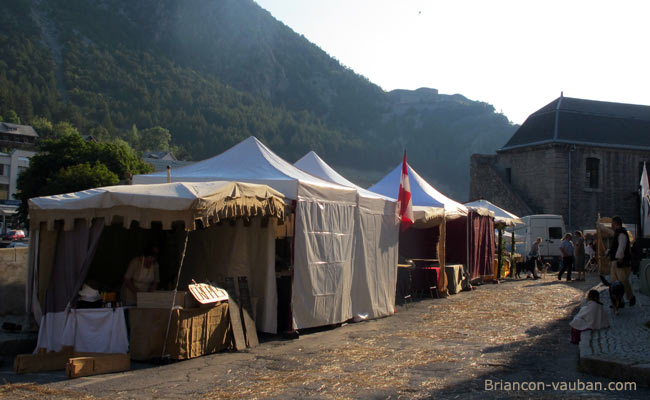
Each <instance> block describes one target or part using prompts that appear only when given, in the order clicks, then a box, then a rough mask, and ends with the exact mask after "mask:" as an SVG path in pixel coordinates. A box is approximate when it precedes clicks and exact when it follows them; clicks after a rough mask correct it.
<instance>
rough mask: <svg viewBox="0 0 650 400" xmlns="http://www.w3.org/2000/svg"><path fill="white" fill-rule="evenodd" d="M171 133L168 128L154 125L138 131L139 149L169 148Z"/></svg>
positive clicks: (158, 149)
mask: <svg viewBox="0 0 650 400" xmlns="http://www.w3.org/2000/svg"><path fill="white" fill-rule="evenodd" d="M171 140H172V135H171V133H169V130H167V129H165V128H163V127H161V126H154V127H153V128H149V129H143V130H141V131H140V142H139V149H140V150H141V151H163V150H169V142H170V141H171Z"/></svg>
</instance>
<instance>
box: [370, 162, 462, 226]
mask: <svg viewBox="0 0 650 400" xmlns="http://www.w3.org/2000/svg"><path fill="white" fill-rule="evenodd" d="M407 168H408V173H409V183H410V185H411V199H412V201H413V206H421V207H443V208H444V210H445V218H447V219H454V218H458V217H460V216H464V215H467V207H465V206H464V205H462V204H460V203H458V202H457V201H454V200H452V199H450V198H449V197H447V196H445V195H444V194H442V193H440V192H439V191H437V190H436V189H435V188H434V187H433V186H431V185H430V184H429V183H428V182H427V181H425V180H424V178H422V177H421V176H420V174H418V173H417V172H415V170H414V169H413V168H411V166H410V165H409V164H408V163H407ZM401 176H402V163H400V164H399V165H397V167H395V169H393V170H392V171H391V172H389V173H388V174H387V175H386V176H385V177H383V178H382V179H381V180H380V181H379V182H377V183H375V184H374V185H373V186H371V187H370V188H368V190H370V191H371V192H375V193H379V194H383V195H385V196H394V195H396V194H397V192H398V190H399V182H400V179H401Z"/></svg>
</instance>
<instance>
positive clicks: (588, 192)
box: [564, 146, 650, 228]
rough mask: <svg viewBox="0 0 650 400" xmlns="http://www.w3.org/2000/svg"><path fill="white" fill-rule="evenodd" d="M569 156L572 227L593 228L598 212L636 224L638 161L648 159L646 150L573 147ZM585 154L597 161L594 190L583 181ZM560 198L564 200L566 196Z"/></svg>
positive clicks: (648, 155) (639, 174)
mask: <svg viewBox="0 0 650 400" xmlns="http://www.w3.org/2000/svg"><path fill="white" fill-rule="evenodd" d="M567 154H568V152H567ZM571 157H572V161H571V165H572V168H571V169H572V177H571V178H572V179H571V181H572V185H571V186H572V190H571V219H572V221H573V223H574V225H575V226H578V227H580V228H588V227H594V226H595V222H596V216H597V215H598V213H600V214H601V215H602V216H610V217H611V216H614V215H619V216H620V217H621V218H622V219H623V222H624V223H626V224H638V223H639V195H638V193H639V192H638V189H639V181H640V179H641V173H640V171H639V164H640V163H642V162H648V161H650V151H639V150H612V149H604V148H597V147H586V146H576V147H575V149H574V151H572V152H571ZM588 157H593V158H598V159H599V160H600V171H599V175H600V176H599V178H600V179H599V185H598V188H596V189H592V188H589V187H588V186H589V185H588V184H587V180H586V160H587V158H588ZM564 200H565V201H566V202H567V203H568V197H565V199H564Z"/></svg>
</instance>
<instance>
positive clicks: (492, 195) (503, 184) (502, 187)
mask: <svg viewBox="0 0 650 400" xmlns="http://www.w3.org/2000/svg"><path fill="white" fill-rule="evenodd" d="M496 162H497V156H496V155H485V154H473V155H472V157H471V159H470V188H469V193H470V194H469V195H470V201H474V200H478V199H485V200H487V201H489V202H491V203H493V204H494V205H496V206H499V207H501V208H503V209H505V210H507V211H510V212H511V213H513V214H515V215H519V216H523V215H530V214H533V211H532V210H531V208H530V207H529V206H528V204H526V202H525V201H524V200H523V198H522V197H521V196H520V195H519V193H517V191H516V190H515V189H514V187H513V186H512V185H510V184H509V183H508V182H507V181H506V177H505V176H504V175H503V171H499V170H498V169H497V168H496Z"/></svg>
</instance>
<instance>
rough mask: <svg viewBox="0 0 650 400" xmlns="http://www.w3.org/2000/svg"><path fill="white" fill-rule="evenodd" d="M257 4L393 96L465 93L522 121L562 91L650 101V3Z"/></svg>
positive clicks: (262, 0)
mask: <svg viewBox="0 0 650 400" xmlns="http://www.w3.org/2000/svg"><path fill="white" fill-rule="evenodd" d="M255 1H257V3H258V4H259V5H260V6H261V7H262V8H265V9H266V10H268V11H269V12H270V13H271V14H273V16H274V17H275V18H277V19H279V20H280V21H282V22H284V23H285V24H286V25H288V26H289V27H291V28H292V29H293V30H294V31H296V32H297V33H299V34H303V35H305V37H306V38H307V39H309V40H310V41H311V42H313V43H315V44H316V45H318V46H319V47H320V48H321V49H323V50H324V51H326V52H327V53H328V54H329V55H331V56H333V57H335V58H336V59H338V60H339V61H340V62H341V63H342V64H344V65H346V66H348V67H350V68H352V69H353V70H354V71H355V72H357V73H359V74H361V75H363V76H365V77H367V78H368V79H370V80H371V81H372V82H374V83H376V84H377V85H379V86H381V87H382V88H383V89H384V90H387V91H388V90H392V89H417V88H419V87H432V88H436V89H438V90H439V91H440V93H445V94H454V93H460V94H463V95H465V96H466V97H468V98H470V99H472V100H480V101H485V102H487V103H490V104H492V105H494V107H495V109H496V110H497V111H502V112H503V113H504V114H505V115H506V116H507V117H508V118H509V119H510V120H511V121H513V122H515V123H522V122H523V121H524V120H525V119H526V117H527V116H528V115H529V114H531V113H533V112H534V111H536V110H537V109H539V108H541V107H542V106H544V105H546V104H547V103H550V102H551V101H552V100H554V99H555V98H557V97H559V95H560V92H561V91H564V95H565V96H568V97H579V98H585V99H592V100H605V101H615V102H624V103H634V104H645V105H650V1H629V0H615V1H613V0H610V1H600V0H589V1H583V0H563V1H555V0H544V1H537V0H534V1H533V0H512V1H507V0H446V1H438V0H428V1H427V0H255Z"/></svg>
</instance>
